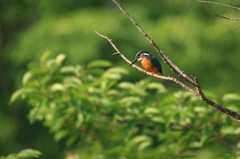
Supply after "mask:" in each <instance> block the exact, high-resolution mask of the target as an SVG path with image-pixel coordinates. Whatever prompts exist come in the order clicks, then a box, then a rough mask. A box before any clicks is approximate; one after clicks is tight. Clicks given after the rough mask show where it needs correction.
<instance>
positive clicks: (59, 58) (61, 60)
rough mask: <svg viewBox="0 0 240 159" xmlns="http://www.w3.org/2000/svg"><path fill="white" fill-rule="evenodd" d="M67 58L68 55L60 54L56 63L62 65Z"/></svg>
mask: <svg viewBox="0 0 240 159" xmlns="http://www.w3.org/2000/svg"><path fill="white" fill-rule="evenodd" d="M65 58H66V55H64V54H59V55H58V56H57V57H56V59H55V62H56V64H58V65H60V64H61V63H62V62H63V60H64V59H65Z"/></svg>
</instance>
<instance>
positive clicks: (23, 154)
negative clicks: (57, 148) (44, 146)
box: [0, 149, 41, 159]
mask: <svg viewBox="0 0 240 159" xmlns="http://www.w3.org/2000/svg"><path fill="white" fill-rule="evenodd" d="M40 155H41V152H39V151H37V150H32V149H25V150H22V151H20V152H18V153H15V154H9V155H8V156H5V157H4V156H0V159H27V158H37V157H39V156H40Z"/></svg>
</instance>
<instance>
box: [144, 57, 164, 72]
mask: <svg viewBox="0 0 240 159" xmlns="http://www.w3.org/2000/svg"><path fill="white" fill-rule="evenodd" d="M141 63H142V66H143V68H144V69H145V70H146V71H149V72H152V73H157V74H159V75H162V73H161V72H160V71H159V70H158V69H157V68H156V67H154V66H153V65H152V62H151V60H149V59H148V58H147V57H143V58H142V61H141Z"/></svg>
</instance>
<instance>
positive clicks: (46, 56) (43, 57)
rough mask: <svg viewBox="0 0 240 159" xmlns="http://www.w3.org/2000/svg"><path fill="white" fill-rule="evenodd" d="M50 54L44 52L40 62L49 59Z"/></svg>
mask: <svg viewBox="0 0 240 159" xmlns="http://www.w3.org/2000/svg"><path fill="white" fill-rule="evenodd" d="M50 54H51V52H50V51H45V52H44V53H43V55H42V57H41V58H40V62H41V63H44V62H45V61H46V59H47V58H48V57H49V55H50Z"/></svg>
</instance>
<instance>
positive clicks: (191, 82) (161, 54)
mask: <svg viewBox="0 0 240 159" xmlns="http://www.w3.org/2000/svg"><path fill="white" fill-rule="evenodd" d="M112 1H113V2H114V3H115V4H116V5H117V6H118V8H119V9H120V10H121V11H122V12H123V13H124V14H125V15H126V16H127V17H128V19H130V21H131V22H132V23H133V24H134V25H135V26H136V27H137V28H138V30H139V31H140V32H141V33H142V34H143V35H144V36H145V38H146V39H147V40H148V41H149V43H150V45H152V46H153V47H154V48H155V49H156V50H157V52H158V53H159V55H160V56H161V57H162V59H163V60H164V62H165V63H166V64H168V66H169V67H170V68H171V69H172V70H173V71H174V72H175V73H177V74H178V75H179V76H180V77H182V78H183V79H184V80H186V81H187V82H188V83H190V84H191V85H193V86H196V83H195V82H194V80H192V79H191V78H190V77H188V76H187V75H186V74H185V73H184V72H183V71H182V70H180V69H179V68H178V67H177V66H176V65H175V64H174V63H173V62H172V61H171V60H170V59H169V58H168V57H167V56H166V55H165V54H164V53H163V51H162V50H161V49H160V48H159V47H158V46H157V45H156V44H155V42H154V41H153V40H152V39H151V38H150V37H149V36H148V34H147V33H146V32H145V31H144V30H143V29H142V28H141V27H140V26H139V25H138V24H137V22H136V21H135V20H134V19H133V18H132V17H131V16H130V15H129V14H128V13H127V12H126V11H125V10H124V9H123V8H122V7H121V5H120V4H119V3H118V2H117V1H116V0H112Z"/></svg>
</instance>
